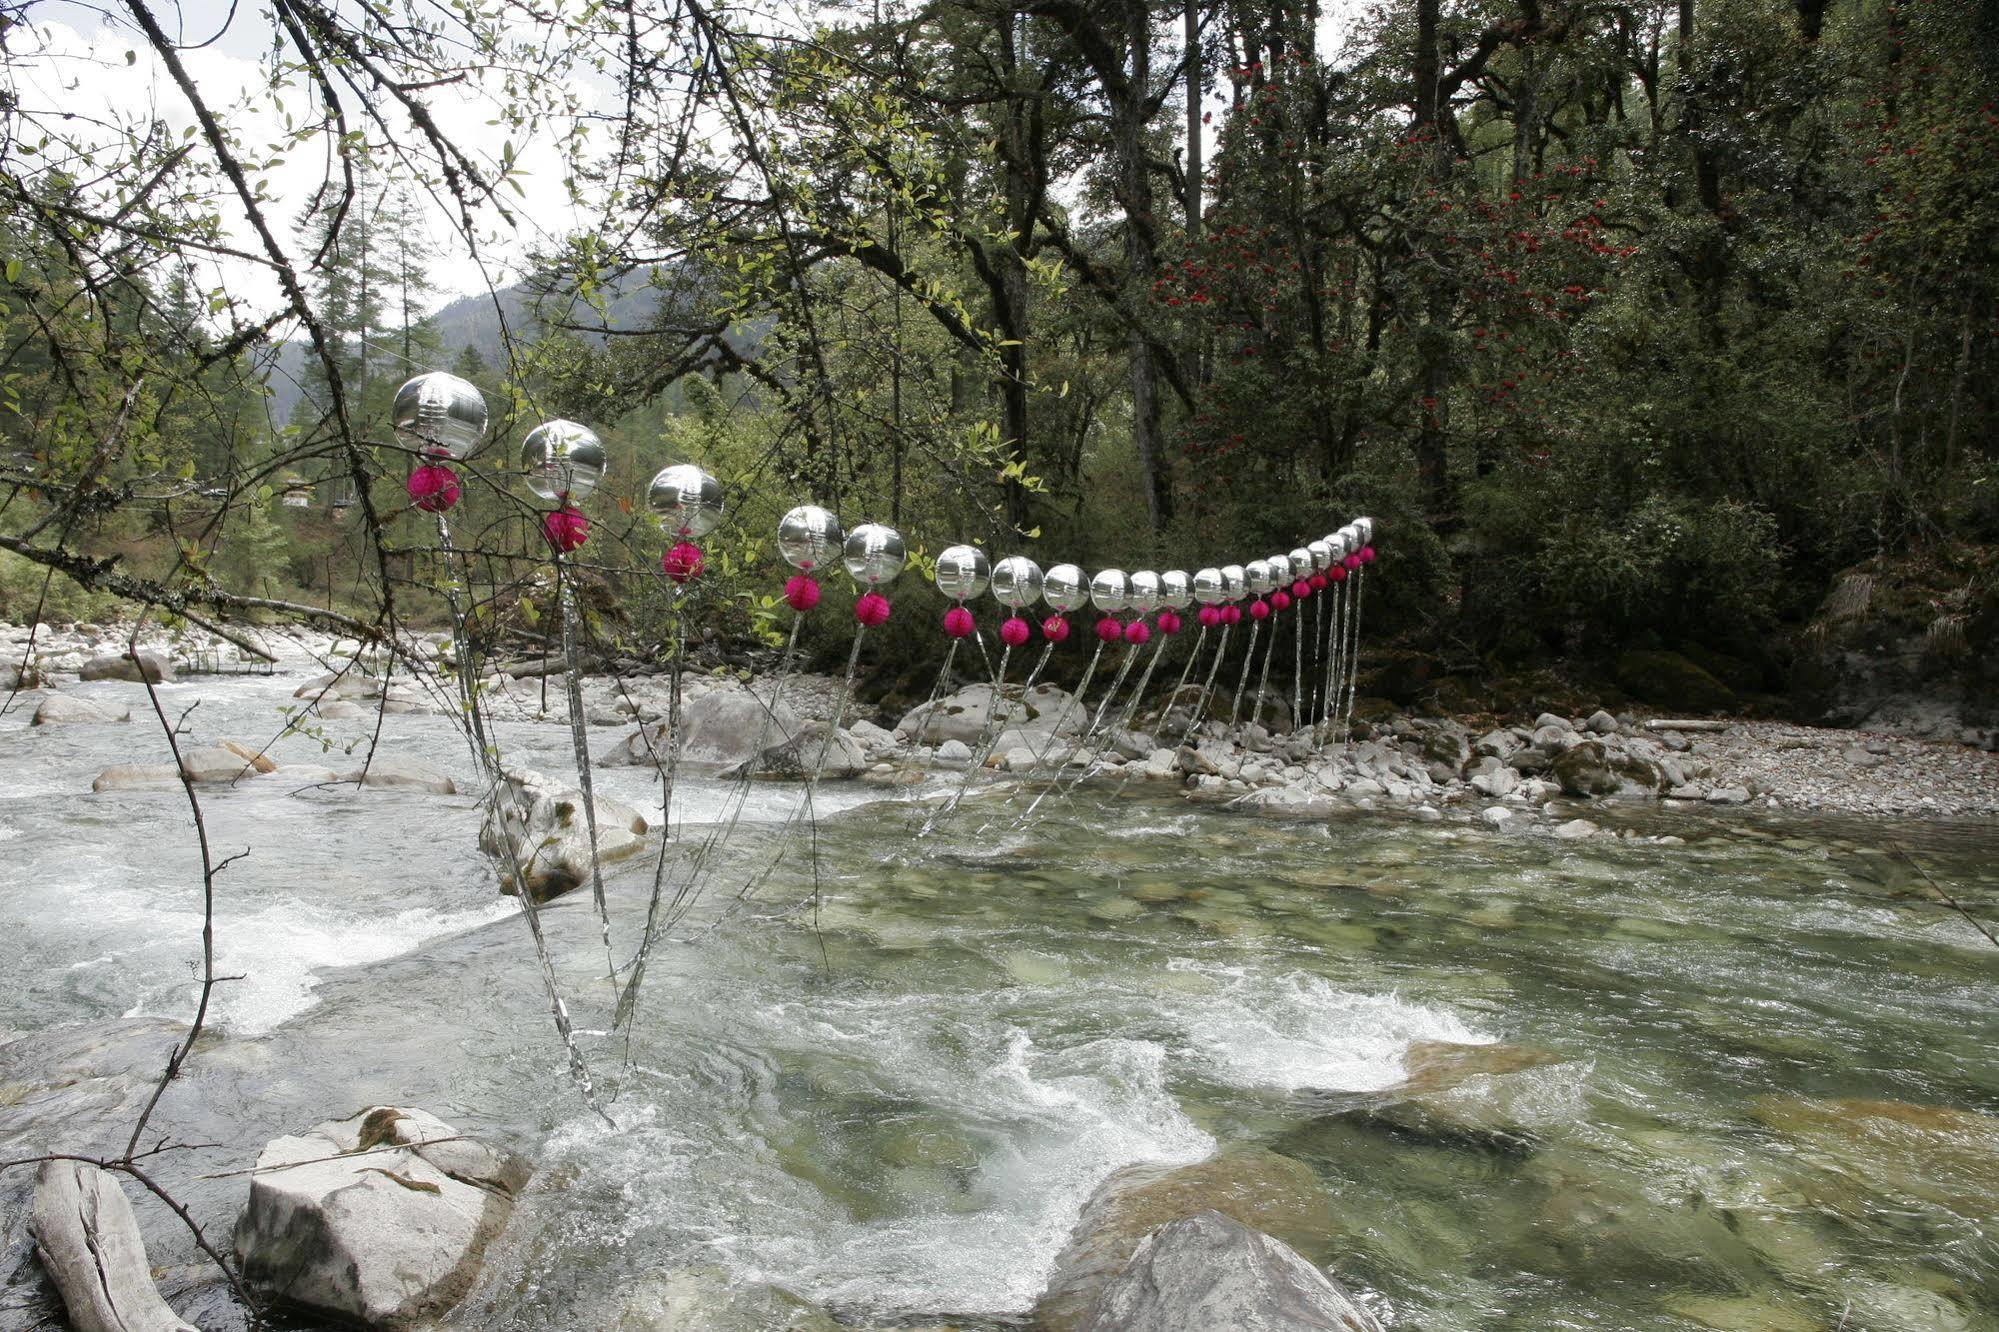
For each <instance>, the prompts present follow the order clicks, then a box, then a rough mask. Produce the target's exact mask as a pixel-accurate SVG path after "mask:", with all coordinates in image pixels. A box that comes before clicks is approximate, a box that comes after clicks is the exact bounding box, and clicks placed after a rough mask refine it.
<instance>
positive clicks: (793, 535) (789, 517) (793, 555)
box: [777, 504, 847, 569]
mask: <svg viewBox="0 0 1999 1332" xmlns="http://www.w3.org/2000/svg"><path fill="white" fill-rule="evenodd" d="M846 539H847V533H846V532H845V530H844V529H842V528H841V526H840V520H839V518H838V517H837V516H835V515H834V513H833V511H832V510H830V509H822V508H820V507H819V506H818V505H817V504H801V505H799V506H798V507H797V508H795V509H793V510H792V511H791V512H790V513H787V514H785V515H784V517H782V518H780V519H778V520H777V553H778V554H780V555H782V556H784V562H785V563H786V564H789V565H790V566H791V567H792V568H794V569H823V568H825V567H826V566H827V565H828V564H830V563H831V562H832V560H833V557H834V556H835V555H837V554H839V552H840V543H841V542H843V541H845V540H846Z"/></svg>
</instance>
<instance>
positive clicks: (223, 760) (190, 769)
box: [180, 745, 257, 784]
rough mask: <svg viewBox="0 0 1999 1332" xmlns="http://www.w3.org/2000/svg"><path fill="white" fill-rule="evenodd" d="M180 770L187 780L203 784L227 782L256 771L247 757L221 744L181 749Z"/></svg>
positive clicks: (237, 779)
mask: <svg viewBox="0 0 1999 1332" xmlns="http://www.w3.org/2000/svg"><path fill="white" fill-rule="evenodd" d="M180 770H181V771H182V772H183V773H186V774H187V779H188V780H189V781H191V782H202V783H205V784H228V783H232V782H236V781H239V780H241V779H242V778H244V777H253V776H255V775H256V773H257V769H256V767H255V766H254V765H253V764H252V763H251V762H250V761H249V760H248V759H246V758H244V757H243V756H242V755H241V754H238V753H237V752H236V751H235V750H233V749H225V748H223V747H222V746H221V745H203V746H201V747H200V748H197V749H186V750H182V751H181V756H180Z"/></svg>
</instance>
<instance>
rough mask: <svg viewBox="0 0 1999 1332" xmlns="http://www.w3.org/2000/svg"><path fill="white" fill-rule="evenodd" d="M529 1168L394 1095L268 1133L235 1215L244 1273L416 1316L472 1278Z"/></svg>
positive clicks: (328, 1306)
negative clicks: (385, 1101) (286, 1132)
mask: <svg viewBox="0 0 1999 1332" xmlns="http://www.w3.org/2000/svg"><path fill="white" fill-rule="evenodd" d="M447 1140H448V1141H447ZM531 1172H532V1167H531V1166H530V1165H529V1164H528V1162H527V1161H526V1160H524V1159H523V1158H522V1157H520V1156H518V1155H516V1154H515V1153H513V1152H510V1151H508V1150H506V1149H505V1148H502V1147H496V1146H493V1145H491V1144H488V1143H484V1142H480V1141H478V1140H476V1139H472V1138H465V1137H461V1136H460V1135H459V1133H458V1131H457V1130H456V1129H454V1128H452V1127H451V1126H450V1125H449V1124H446V1123H444V1122H443V1121H442V1120H439V1119H437V1118H436V1117H435V1116H432V1115H430V1114H427V1113H426V1112H424V1111H422V1110H410V1109H403V1108H400V1107H396V1106H375V1107H373V1108H371V1109H369V1110H366V1111H363V1112H362V1113H361V1114H358V1115H355V1116H354V1117H353V1118H351V1119H342V1120H333V1121H329V1122H327V1123H324V1124H319V1125H317V1126H315V1127H314V1128H312V1129H310V1130H308V1131H307V1132H305V1133H303V1134H299V1135H296V1136H288V1137H283V1138H277V1139H274V1140H273V1141H272V1142H271V1143H269V1144H268V1145H267V1146H266V1147H265V1148H264V1150H263V1152H262V1153H260V1154H259V1155H258V1157H257V1169H256V1173H255V1174H254V1175H252V1177H251V1180H250V1202H249V1206H247V1207H246V1208H245V1209H244V1211H243V1215H242V1218H241V1219H240V1220H238V1221H237V1223H236V1235H235V1243H236V1254H237V1257H238V1259H239V1260H240V1262H241V1264H242V1272H243V1277H244V1280H246V1281H247V1282H249V1283H250V1284H251V1285H252V1286H254V1287H256V1288H258V1289H260V1290H262V1291H264V1292H265V1293H267V1294H269V1295H270V1296H272V1297H273V1298H275V1299H277V1300H279V1301H281V1302H282V1303H285V1304H288V1305H292V1306H294V1307H297V1308H301V1309H307V1310H311V1311H313V1312H315V1313H318V1314H323V1315H327V1316H329V1317H332V1318H337V1319H341V1320H344V1321H350V1322H358V1323H360V1324H362V1325H363V1326H366V1327H372V1328H406V1327H411V1326H414V1325H416V1324H418V1323H420V1322H422V1321H424V1320H426V1319H429V1318H432V1317H435V1316H436V1315H438V1314H440V1313H442V1312H444V1311H445V1310H446V1309H449V1308H450V1307H451V1306H452V1305H453V1304H456V1303H457V1302H458V1300H459V1298H460V1297H461V1296H463V1295H464V1294H465V1292H466V1290H467V1289H469V1288H470V1286H471V1284H472V1280H473V1278H474V1277H475V1276H477V1275H478V1271H479V1262H480V1259H481V1257H482V1256H483V1255H484V1253H485V1250H486V1245H487V1243H488V1242H489V1241H491V1239H492V1238H493V1237H494V1236H495V1235H497V1234H498V1233H499V1232H500V1229H501V1228H502V1227H503V1226H505V1224H506V1221H507V1217H508V1215H509V1214H510V1213H511V1212H512V1211H513V1206H514V1197H515V1195H516V1194H517V1193H518V1192H519V1191H520V1189H521V1187H522V1186H523V1185H525V1184H526V1183H527V1179H528V1176H529V1174H530V1173H531Z"/></svg>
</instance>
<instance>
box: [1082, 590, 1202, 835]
mask: <svg viewBox="0 0 1999 1332" xmlns="http://www.w3.org/2000/svg"><path fill="white" fill-rule="evenodd" d="M1202 609H1203V610H1207V609H1209V608H1208V607H1203V608H1202ZM1208 628H1209V626H1208V624H1207V623H1205V622H1204V623H1202V625H1201V628H1200V632H1199V633H1197V634H1195V635H1194V647H1193V650H1192V651H1191V652H1189V653H1188V655H1187V664H1186V665H1185V666H1182V667H1181V668H1180V678H1179V679H1178V680H1177V681H1175V682H1174V685H1173V689H1172V692H1170V693H1168V694H1167V695H1166V706H1165V708H1164V709H1163V710H1162V711H1161V712H1160V721H1161V723H1162V725H1161V726H1160V736H1159V737H1158V738H1159V739H1161V740H1164V739H1165V729H1166V728H1165V726H1164V724H1163V723H1164V722H1165V720H1166V718H1167V716H1168V715H1169V714H1170V713H1171V711H1172V708H1173V700H1175V699H1177V698H1179V697H1180V691H1181V690H1183V689H1185V688H1186V687H1187V681H1188V680H1189V679H1190V678H1192V676H1193V674H1194V667H1195V665H1196V664H1198V663H1199V662H1200V660H1201V649H1202V647H1203V646H1204V645H1205V644H1206V643H1207V641H1208ZM1223 632H1224V633H1226V632H1228V631H1227V630H1226V629H1224V630H1223ZM1160 646H1161V648H1162V649H1163V648H1164V647H1165V643H1164V640H1162V641H1161V643H1160ZM1150 673H1151V671H1150V668H1147V674H1148V675H1149V674H1150ZM1138 689H1139V693H1140V694H1141V695H1142V694H1143V693H1144V691H1145V681H1144V680H1143V679H1141V680H1140V681H1139V682H1138ZM1134 711H1135V708H1134ZM1199 720H1200V718H1199V714H1198V711H1197V710H1192V711H1189V712H1188V714H1187V725H1186V726H1184V727H1182V728H1181V731H1180V739H1179V741H1178V742H1177V743H1175V744H1172V745H1164V746H1162V747H1163V748H1167V749H1171V750H1172V751H1173V752H1174V753H1176V754H1177V753H1179V751H1180V746H1181V745H1184V744H1185V743H1186V742H1187V737H1188V736H1189V735H1191V734H1193V730H1194V725H1195V723H1196V722H1197V721H1199ZM1131 776H1132V769H1130V768H1127V769H1126V770H1125V773H1124V776H1123V778H1122V779H1121V780H1120V781H1119V782H1118V784H1117V785H1116V786H1115V787H1113V788H1112V789H1111V792H1110V795H1109V796H1108V797H1106V800H1105V801H1104V802H1102V803H1108V801H1109V800H1110V799H1114V798H1116V797H1117V796H1118V795H1119V794H1120V793H1121V792H1122V791H1123V790H1124V788H1125V787H1126V786H1128V785H1129V784H1130V783H1131Z"/></svg>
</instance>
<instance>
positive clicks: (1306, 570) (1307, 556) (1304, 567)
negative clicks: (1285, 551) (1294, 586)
mask: <svg viewBox="0 0 1999 1332" xmlns="http://www.w3.org/2000/svg"><path fill="white" fill-rule="evenodd" d="M1318 567H1319V566H1318V562H1317V561H1315V560H1314V559H1313V558H1312V552H1311V551H1309V550H1307V549H1305V548H1304V547H1303V546H1300V547H1298V549H1296V550H1294V551H1292V552H1291V576H1292V577H1293V578H1303V577H1305V576H1306V575H1308V574H1310V573H1311V572H1312V570H1314V569H1316V568H1318Z"/></svg>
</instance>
